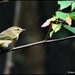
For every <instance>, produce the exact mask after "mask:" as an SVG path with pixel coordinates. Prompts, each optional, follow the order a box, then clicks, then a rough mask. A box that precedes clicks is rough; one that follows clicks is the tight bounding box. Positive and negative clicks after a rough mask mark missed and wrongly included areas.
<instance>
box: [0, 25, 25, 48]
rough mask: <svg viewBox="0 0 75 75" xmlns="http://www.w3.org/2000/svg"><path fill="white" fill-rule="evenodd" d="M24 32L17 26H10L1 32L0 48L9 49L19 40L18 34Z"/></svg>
mask: <svg viewBox="0 0 75 75" xmlns="http://www.w3.org/2000/svg"><path fill="white" fill-rule="evenodd" d="M25 30H26V29H23V28H21V27H18V26H12V27H10V28H8V29H6V30H4V31H2V32H1V33H0V48H4V49H10V47H11V46H13V45H14V44H15V43H16V42H17V40H18V39H19V35H20V33H21V32H23V31H25Z"/></svg>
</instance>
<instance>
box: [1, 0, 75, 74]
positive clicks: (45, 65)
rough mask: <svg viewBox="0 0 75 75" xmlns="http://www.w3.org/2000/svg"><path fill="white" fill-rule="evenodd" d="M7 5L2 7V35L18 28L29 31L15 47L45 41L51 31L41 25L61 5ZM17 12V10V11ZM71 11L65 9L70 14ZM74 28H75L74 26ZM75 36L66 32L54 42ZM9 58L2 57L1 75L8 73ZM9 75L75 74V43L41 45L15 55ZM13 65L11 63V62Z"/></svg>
mask: <svg viewBox="0 0 75 75" xmlns="http://www.w3.org/2000/svg"><path fill="white" fill-rule="evenodd" d="M17 2H18V1H7V2H2V3H0V32H1V31H3V30H5V29H7V28H9V27H11V26H13V25H17V26H20V27H22V28H25V29H27V30H26V31H25V32H23V33H22V34H21V35H20V37H19V40H18V41H17V43H16V44H15V46H19V45H24V44H29V43H33V42H37V41H41V40H44V38H45V36H46V34H47V31H48V27H46V28H41V25H42V24H43V23H44V22H45V21H46V20H47V19H49V18H51V17H52V16H53V15H55V12H56V11H57V10H58V9H59V5H58V4H57V1H19V3H20V5H19V6H17V4H16V3H17ZM16 8H17V9H16ZM18 8H19V9H20V10H19V12H18V13H19V15H18V18H17V19H18V20H17V21H15V20H16V19H15V18H16V17H17V15H15V9H16V10H18ZM69 10H70V7H69V8H67V9H65V10H64V12H68V11H69ZM73 26H74V24H73ZM70 35H74V34H72V33H71V32H69V31H67V30H66V29H64V28H62V29H61V30H60V31H59V32H57V33H56V34H54V35H53V37H52V39H54V38H62V37H66V36H70ZM7 56H8V53H7V54H0V74H1V73H4V71H5V66H6V61H7V59H6V58H7ZM11 56H12V57H11V59H10V61H11V60H12V61H11V62H12V63H13V66H9V67H10V69H9V72H7V74H67V73H68V72H75V39H68V40H63V41H58V42H52V43H46V44H39V45H36V46H32V47H28V48H22V49H20V50H18V51H14V52H12V54H11ZM10 61H9V62H10Z"/></svg>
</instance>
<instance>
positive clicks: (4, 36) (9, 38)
mask: <svg viewBox="0 0 75 75" xmlns="http://www.w3.org/2000/svg"><path fill="white" fill-rule="evenodd" d="M13 39H14V38H13V37H11V36H8V35H6V34H0V40H13Z"/></svg>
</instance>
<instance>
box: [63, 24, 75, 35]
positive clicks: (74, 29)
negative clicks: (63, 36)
mask: <svg viewBox="0 0 75 75" xmlns="http://www.w3.org/2000/svg"><path fill="white" fill-rule="evenodd" d="M64 28H66V29H67V30H69V31H71V32H72V33H74V34H75V27H71V26H68V25H64Z"/></svg>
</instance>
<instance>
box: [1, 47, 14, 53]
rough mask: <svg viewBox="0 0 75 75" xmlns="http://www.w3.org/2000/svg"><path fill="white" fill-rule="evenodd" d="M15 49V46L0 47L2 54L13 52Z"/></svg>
mask: <svg viewBox="0 0 75 75" xmlns="http://www.w3.org/2000/svg"><path fill="white" fill-rule="evenodd" d="M13 47H14V46H9V47H0V53H2V52H9V51H11V49H12V48H13Z"/></svg>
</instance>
